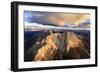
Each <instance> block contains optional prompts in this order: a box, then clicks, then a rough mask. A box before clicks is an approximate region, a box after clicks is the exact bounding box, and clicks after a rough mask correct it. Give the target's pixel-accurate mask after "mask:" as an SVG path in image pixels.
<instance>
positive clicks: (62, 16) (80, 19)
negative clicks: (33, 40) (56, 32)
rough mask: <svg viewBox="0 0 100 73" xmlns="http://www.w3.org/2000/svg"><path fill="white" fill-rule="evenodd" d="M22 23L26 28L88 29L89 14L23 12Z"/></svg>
mask: <svg viewBox="0 0 100 73" xmlns="http://www.w3.org/2000/svg"><path fill="white" fill-rule="evenodd" d="M24 22H25V25H26V26H27V25H33V26H43V25H46V26H62V27H74V26H78V27H80V26H81V27H90V14H86V13H65V12H37V11H24Z"/></svg>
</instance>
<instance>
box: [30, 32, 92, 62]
mask: <svg viewBox="0 0 100 73" xmlns="http://www.w3.org/2000/svg"><path fill="white" fill-rule="evenodd" d="M87 41H88V40H87V39H85V37H84V36H83V37H82V36H80V35H77V34H75V33H74V32H63V33H58V32H50V34H49V35H47V36H46V37H45V38H44V39H42V40H41V41H39V42H36V44H35V45H34V46H33V47H31V51H32V50H33V61H47V60H65V59H86V58H90V45H89V43H88V42H87Z"/></svg>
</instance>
